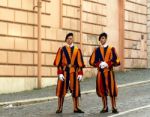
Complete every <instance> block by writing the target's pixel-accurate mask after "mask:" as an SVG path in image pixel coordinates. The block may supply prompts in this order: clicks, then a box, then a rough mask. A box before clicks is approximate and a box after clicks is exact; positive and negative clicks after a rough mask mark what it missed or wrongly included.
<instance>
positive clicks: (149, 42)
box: [147, 0, 150, 68]
mask: <svg viewBox="0 0 150 117" xmlns="http://www.w3.org/2000/svg"><path fill="white" fill-rule="evenodd" d="M147 2H148V3H147V7H148V10H147V14H148V15H147V31H148V38H147V54H148V68H150V0H147Z"/></svg>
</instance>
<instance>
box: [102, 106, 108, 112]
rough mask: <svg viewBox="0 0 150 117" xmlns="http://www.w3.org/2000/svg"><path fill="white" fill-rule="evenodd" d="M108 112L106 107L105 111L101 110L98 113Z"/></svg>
mask: <svg viewBox="0 0 150 117" xmlns="http://www.w3.org/2000/svg"><path fill="white" fill-rule="evenodd" d="M107 112H108V107H107V108H106V109H104V108H103V109H102V110H101V111H100V113H107Z"/></svg>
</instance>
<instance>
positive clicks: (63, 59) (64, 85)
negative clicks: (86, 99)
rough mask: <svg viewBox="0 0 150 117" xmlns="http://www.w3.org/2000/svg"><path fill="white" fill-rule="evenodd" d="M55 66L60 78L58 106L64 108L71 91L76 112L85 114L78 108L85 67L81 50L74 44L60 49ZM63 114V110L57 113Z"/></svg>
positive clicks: (57, 89)
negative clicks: (68, 93)
mask: <svg viewBox="0 0 150 117" xmlns="http://www.w3.org/2000/svg"><path fill="white" fill-rule="evenodd" d="M69 36H73V34H72V33H69V34H68V35H67V36H66V39H67V38H68V37H69ZM54 66H57V68H58V70H57V74H58V76H59V77H60V78H58V81H57V88H56V96H58V98H59V99H60V100H58V102H60V103H58V105H59V106H60V107H61V108H62V106H63V100H64V97H65V95H66V93H67V92H68V91H69V90H70V93H71V94H72V97H73V101H74V108H76V109H77V110H74V112H75V113H76V112H77V113H83V111H81V110H80V109H79V108H78V97H80V96H81V92H80V80H81V77H82V75H83V71H82V68H83V67H85V65H84V62H83V57H82V53H81V50H80V49H79V48H78V47H75V46H74V45H73V44H72V45H71V46H69V45H68V46H63V47H60V48H59V49H58V52H57V54H56V58H55V60H54ZM61 76H63V77H61ZM61 112H62V109H60V110H59V109H58V110H57V111H56V113H61Z"/></svg>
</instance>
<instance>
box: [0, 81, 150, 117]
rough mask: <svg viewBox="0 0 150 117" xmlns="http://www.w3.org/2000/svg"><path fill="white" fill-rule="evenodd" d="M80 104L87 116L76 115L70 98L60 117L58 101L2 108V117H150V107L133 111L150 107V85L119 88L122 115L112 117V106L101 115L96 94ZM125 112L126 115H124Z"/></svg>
mask: <svg viewBox="0 0 150 117" xmlns="http://www.w3.org/2000/svg"><path fill="white" fill-rule="evenodd" d="M80 102H81V108H82V109H83V110H84V111H85V114H74V113H73V112H72V111H73V110H72V100H71V98H70V97H68V98H66V99H65V103H64V109H63V113H62V114H59V115H58V114H55V110H56V108H57V105H56V104H57V101H56V100H52V101H50V102H44V103H38V104H31V105H24V106H19V107H13V108H2V107H1V108H0V117H99V116H100V117H114V116H117V117H150V106H149V107H147V108H144V109H140V110H138V109H137V110H135V111H133V109H135V108H139V107H140V108H141V107H143V106H147V105H150V83H148V84H140V85H134V86H130V87H123V88H119V96H118V99H117V102H118V103H117V105H118V110H119V111H120V115H112V113H111V108H110V107H111V106H110V105H109V113H107V114H100V113H99V111H100V109H101V108H102V103H101V100H100V99H99V98H98V97H97V95H96V94H95V93H90V94H85V95H82V98H81V101H80ZM128 111H131V112H129V113H128ZM132 111H133V112H132ZM124 112H126V113H125V114H123V113H124ZM121 114H122V115H121Z"/></svg>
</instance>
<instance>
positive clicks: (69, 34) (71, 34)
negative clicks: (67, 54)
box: [65, 33, 73, 41]
mask: <svg viewBox="0 0 150 117" xmlns="http://www.w3.org/2000/svg"><path fill="white" fill-rule="evenodd" d="M69 36H73V33H68V34H67V35H66V38H65V41H66V40H67V38H68V37H69Z"/></svg>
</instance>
